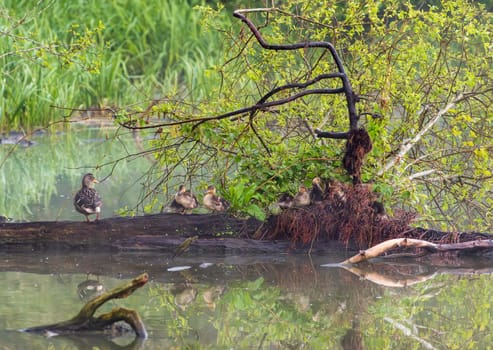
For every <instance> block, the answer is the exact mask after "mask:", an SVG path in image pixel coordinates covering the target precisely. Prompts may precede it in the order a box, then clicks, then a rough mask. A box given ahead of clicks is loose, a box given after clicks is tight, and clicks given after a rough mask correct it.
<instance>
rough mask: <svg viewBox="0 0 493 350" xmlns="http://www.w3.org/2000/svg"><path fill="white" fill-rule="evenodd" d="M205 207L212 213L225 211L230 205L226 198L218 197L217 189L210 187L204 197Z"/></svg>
mask: <svg viewBox="0 0 493 350" xmlns="http://www.w3.org/2000/svg"><path fill="white" fill-rule="evenodd" d="M203 201H204V206H205V207H206V208H209V209H210V210H212V211H225V210H227V209H228V208H229V203H228V201H226V200H225V199H224V198H221V197H219V196H218V195H216V187H214V186H212V185H211V186H209V187H207V191H206V192H205V196H204V200H203Z"/></svg>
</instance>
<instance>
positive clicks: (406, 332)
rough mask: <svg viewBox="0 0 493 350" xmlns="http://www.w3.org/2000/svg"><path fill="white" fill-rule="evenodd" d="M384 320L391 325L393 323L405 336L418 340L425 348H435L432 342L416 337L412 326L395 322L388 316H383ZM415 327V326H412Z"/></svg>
mask: <svg viewBox="0 0 493 350" xmlns="http://www.w3.org/2000/svg"><path fill="white" fill-rule="evenodd" d="M383 319H384V320H385V321H387V322H389V323H390V324H391V325H393V326H394V327H395V328H397V329H399V330H401V331H402V333H404V335H405V336H408V337H411V338H413V339H414V340H416V341H418V342H419V343H420V344H421V345H423V347H424V348H425V349H436V348H435V347H434V346H433V345H432V344H430V343H429V342H427V341H426V340H424V339H422V338H420V337H418V336H417V335H415V334H414V332H413V331H412V328H409V327H406V326H405V325H403V324H402V323H399V322H397V321H396V320H394V319H392V318H390V317H384V318H383ZM413 328H416V327H413Z"/></svg>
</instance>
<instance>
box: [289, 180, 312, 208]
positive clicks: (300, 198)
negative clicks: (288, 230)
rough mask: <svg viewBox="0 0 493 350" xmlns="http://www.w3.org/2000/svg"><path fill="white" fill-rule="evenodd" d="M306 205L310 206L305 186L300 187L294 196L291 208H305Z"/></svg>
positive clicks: (308, 194)
mask: <svg viewBox="0 0 493 350" xmlns="http://www.w3.org/2000/svg"><path fill="white" fill-rule="evenodd" d="M307 205H310V193H308V188H306V186H305V185H300V187H299V188H298V193H296V196H294V199H293V206H294V207H305V206H307Z"/></svg>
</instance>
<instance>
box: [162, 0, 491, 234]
mask: <svg viewBox="0 0 493 350" xmlns="http://www.w3.org/2000/svg"><path fill="white" fill-rule="evenodd" d="M279 6H280V8H281V10H282V12H281V11H277V12H276V11H273V12H270V13H268V14H267V13H265V12H264V13H262V12H255V13H250V14H248V17H249V18H250V19H251V20H252V21H253V22H254V23H256V24H258V25H261V24H262V28H261V33H262V35H263V36H264V38H265V40H266V41H267V42H268V43H275V44H285V43H294V42H303V41H306V40H325V41H330V42H332V43H333V44H334V45H335V47H336V49H337V50H338V52H339V53H340V55H341V56H342V58H343V62H344V65H345V67H346V69H347V72H348V75H349V79H350V81H351V83H352V86H353V89H354V90H355V92H356V93H357V94H358V95H359V96H360V97H361V99H360V102H359V103H358V106H357V107H358V110H359V111H360V112H367V113H376V114H379V115H381V117H380V118H372V117H370V116H368V115H367V114H364V115H363V116H362V118H361V121H360V125H361V126H364V127H365V128H366V129H367V130H368V131H369V133H370V135H371V137H372V141H373V150H372V152H371V153H370V154H369V155H368V156H367V158H366V160H365V164H364V169H363V174H362V177H363V180H364V181H371V182H373V183H374V188H375V189H376V190H377V191H381V196H382V199H383V200H384V201H385V203H386V205H387V206H388V207H393V208H399V207H403V208H405V209H409V208H412V209H414V210H416V211H418V213H419V214H421V219H422V220H421V222H420V223H419V224H426V225H427V226H431V227H436V228H440V229H447V230H450V229H459V228H461V229H462V230H466V229H471V228H474V229H476V230H478V229H479V230H488V229H491V220H488V218H490V217H491V216H492V210H493V209H492V206H491V198H490V197H491V196H489V195H488V193H490V192H491V188H492V185H493V183H492V177H491V170H490V169H492V168H493V163H492V157H491V156H489V155H490V154H491V150H492V147H493V146H492V144H491V139H492V134H491V132H492V131H491V128H490V124H491V123H490V121H491V115H492V112H493V111H492V107H491V106H492V105H491V103H489V102H488V101H491V99H492V98H493V96H492V93H493V91H492V90H491V85H492V78H493V73H492V72H493V69H492V68H493V67H492V62H491V56H492V50H493V47H492V46H491V40H490V38H491V37H492V34H493V33H492V32H493V22H492V14H491V12H486V11H484V8H483V6H482V5H481V4H478V3H471V2H462V1H455V0H446V1H442V2H440V3H439V5H431V4H430V5H429V6H426V7H419V6H417V5H416V6H414V5H412V4H410V3H403V2H402V1H398V0H393V1H387V2H385V3H382V2H374V1H356V0H355V1H349V2H345V3H340V2H335V1H334V2H328V3H327V2H323V3H321V2H309V3H307V2H306V1H301V0H300V1H297V0H291V1H286V2H283V3H282V4H280V5H279ZM208 11H212V10H210V9H209V10H208ZM298 14H301V15H298ZM211 18H212V20H211V22H210V23H209V26H210V27H211V28H214V27H215V28H221V31H223V32H226V33H227V38H228V39H229V38H231V39H230V41H229V44H230V47H229V49H227V50H225V51H224V53H225V57H224V62H225V64H223V65H215V66H212V68H211V69H209V70H208V71H207V74H208V75H213V74H218V75H219V76H221V78H222V80H221V84H220V85H217V86H214V87H213V89H212V90H211V96H213V94H215V98H214V99H213V100H212V101H209V102H207V101H202V102H201V103H199V104H196V105H195V107H196V109H195V111H190V113H189V119H190V118H192V119H193V118H194V117H199V118H201V117H203V116H211V115H212V116H213V115H221V113H226V112H229V111H232V110H236V109H241V108H243V107H245V106H250V105H255V104H256V103H257V102H258V101H259V100H260V99H261V97H262V96H263V95H264V94H266V93H268V92H269V91H271V90H272V89H273V88H276V87H279V86H280V85H283V84H286V83H298V82H304V81H306V80H307V79H310V78H313V77H315V76H317V75H319V74H322V73H328V72H333V71H335V64H334V62H333V60H332V59H331V58H330V57H329V55H327V53H326V52H323V51H322V50H320V49H308V48H305V49H303V50H298V51H272V50H263V49H261V48H260V47H259V45H258V43H257V42H256V41H255V40H253V39H252V38H251V36H250V35H249V34H245V33H248V31H247V29H246V28H245V27H244V26H242V25H241V23H238V24H237V29H235V30H234V31H226V29H227V28H224V27H221V25H220V24H218V23H217V22H215V19H217V16H216V17H214V16H211ZM338 86H340V82H339V81H338V80H328V81H321V82H319V83H317V84H315V85H314V86H313V88H328V87H330V88H334V87H338ZM293 93H294V91H284V92H283V93H281V94H279V95H276V96H275V97H272V98H271V99H277V98H286V97H288V96H289V95H292V94H293ZM197 111H199V112H197ZM315 128H319V129H323V130H329V131H346V130H347V129H348V113H347V106H346V101H345V99H344V96H340V95H310V96H307V97H304V98H303V99H298V100H295V101H292V102H291V103H290V104H289V105H281V106H277V107H273V108H269V109H266V110H261V111H256V112H255V113H252V114H249V115H248V114H243V115H240V116H238V117H233V118H230V119H221V120H215V121H211V122H208V123H202V124H200V126H196V127H194V128H190V129H188V130H189V131H190V132H188V131H187V129H186V128H180V133H181V132H183V133H182V134H181V136H182V137H185V138H192V139H193V140H194V142H197V143H200V146H199V147H198V148H197V151H199V152H201V154H202V156H204V155H205V154H207V157H214V158H215V160H214V165H215V167H216V168H219V169H221V171H215V172H210V175H211V176H212V178H214V179H220V181H221V183H223V184H224V187H226V188H227V187H228V186H235V184H236V183H241V182H244V183H245V184H248V185H249V186H250V185H251V186H252V187H253V186H256V187H257V190H258V191H259V194H260V197H259V198H260V200H261V201H262V203H267V202H272V201H273V200H274V199H275V197H276V196H277V195H279V193H280V192H283V191H290V192H294V191H295V188H296V187H297V185H298V184H299V183H305V184H307V183H309V182H310V180H311V179H312V178H313V177H314V176H322V177H336V178H339V179H347V177H346V174H344V172H343V171H341V168H340V164H341V159H342V153H343V152H344V144H343V142H341V141H340V140H339V141H338V140H323V141H321V140H318V139H316V138H315V137H314V136H313V130H314V129H315ZM192 130H193V132H192ZM168 146H169V143H168V141H164V142H163V143H162V144H161V147H163V148H164V147H168ZM208 164H210V162H208Z"/></svg>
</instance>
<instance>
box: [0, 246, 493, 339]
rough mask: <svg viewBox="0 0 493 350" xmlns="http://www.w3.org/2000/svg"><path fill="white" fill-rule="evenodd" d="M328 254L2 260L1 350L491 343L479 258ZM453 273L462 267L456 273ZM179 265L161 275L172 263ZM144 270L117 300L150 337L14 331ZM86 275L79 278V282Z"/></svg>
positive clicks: (70, 310)
mask: <svg viewBox="0 0 493 350" xmlns="http://www.w3.org/2000/svg"><path fill="white" fill-rule="evenodd" d="M345 255H346V254H344V252H328V254H327V255H326V256H311V257H309V256H307V255H296V254H279V255H276V256H270V257H269V256H265V255H261V256H227V257H225V256H189V255H187V254H186V253H185V254H184V255H183V256H180V257H177V258H176V259H174V260H170V259H169V258H168V257H166V256H163V255H160V254H155V253H154V254H152V255H150V254H141V253H140V254H137V253H119V254H115V255H105V254H87V253H85V254H80V253H71V254H63V255H57V254H51V255H46V254H35V253H32V254H7V253H6V254H4V255H3V256H2V259H1V262H0V268H1V272H0V281H2V283H1V285H2V288H1V289H0V298H1V300H2V301H3V302H2V303H1V304H0V349H48V348H50V349H88V348H91V347H93V346H94V347H96V346H99V347H100V348H107V349H117V348H120V346H123V345H128V344H131V346H130V348H133V349H167V348H181V349H183V348H190V349H191V348H193V349H463V348H467V347H468V346H472V348H488V347H489V346H490V344H491V341H492V340H493V339H491V338H492V336H491V334H492V330H493V321H491V317H490V315H491V313H492V312H493V306H491V303H490V300H491V297H492V294H493V288H492V287H493V279H492V276H491V271H493V266H491V267H490V262H489V260H481V261H478V260H477V259H475V260H472V261H471V260H469V259H465V260H457V261H456V263H455V265H457V266H456V267H454V268H451V267H450V266H448V267H437V266H433V265H427V264H417V263H415V262H409V263H406V264H404V263H402V264H395V263H393V264H388V263H383V262H382V263H376V264H372V265H367V266H366V265H361V266H359V267H358V268H357V269H356V270H353V271H349V270H348V269H344V268H341V267H335V266H330V267H327V266H322V265H324V264H330V263H335V262H339V261H342V260H343V259H344V258H345ZM459 265H460V266H459ZM180 266H181V267H183V266H189V267H190V268H189V269H186V270H182V271H176V272H171V271H168V269H170V268H173V267H180ZM142 272H148V273H149V275H150V282H149V283H148V284H147V285H146V286H145V287H143V288H141V289H139V290H138V291H136V292H135V293H134V294H133V295H132V296H130V297H128V298H126V299H120V300H116V301H111V302H110V303H108V304H109V305H106V306H105V307H104V308H102V309H103V310H101V311H108V310H110V309H111V308H113V307H116V306H123V307H127V308H132V309H135V310H137V311H138V312H139V314H140V315H141V317H142V318H143V321H144V323H145V324H146V327H147V330H148V332H149V338H148V339H146V340H145V341H143V342H136V343H132V341H133V340H134V338H133V337H132V336H131V335H128V336H126V337H123V338H118V339H112V340H110V339H107V338H105V337H95V336H89V335H85V336H71V337H66V336H59V337H52V338H46V337H43V336H40V335H35V334H25V333H22V332H19V331H17V330H18V329H21V328H25V327H30V326H36V325H40V324H48V323H52V322H57V321H61V320H64V319H68V318H70V317H72V316H73V315H75V314H76V313H77V312H78V311H79V309H80V308H81V307H82V305H83V303H84V300H83V295H81V292H80V286H81V284H84V282H87V281H88V280H89V281H94V283H96V284H100V285H102V286H104V287H105V288H107V289H108V288H112V287H114V286H116V285H118V284H119V283H121V282H122V281H123V280H125V281H126V280H127V279H130V278H132V277H135V276H137V275H138V274H140V273H142ZM88 274H89V275H88Z"/></svg>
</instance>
